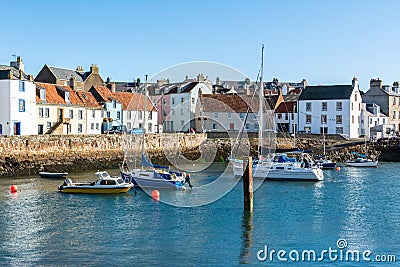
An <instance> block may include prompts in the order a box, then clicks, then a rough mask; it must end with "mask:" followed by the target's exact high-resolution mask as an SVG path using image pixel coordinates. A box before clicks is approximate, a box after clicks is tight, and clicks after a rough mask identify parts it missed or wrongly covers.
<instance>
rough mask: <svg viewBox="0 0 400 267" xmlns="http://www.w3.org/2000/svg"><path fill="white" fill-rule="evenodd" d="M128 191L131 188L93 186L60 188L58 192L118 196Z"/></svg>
mask: <svg viewBox="0 0 400 267" xmlns="http://www.w3.org/2000/svg"><path fill="white" fill-rule="evenodd" d="M130 189H131V187H115V188H95V187H93V186H64V187H63V188H60V192H62V193H75V194H119V193H126V192H128V191H129V190H130Z"/></svg>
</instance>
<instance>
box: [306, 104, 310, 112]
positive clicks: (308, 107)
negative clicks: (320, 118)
mask: <svg viewBox="0 0 400 267" xmlns="http://www.w3.org/2000/svg"><path fill="white" fill-rule="evenodd" d="M306 111H311V103H310V102H306Z"/></svg>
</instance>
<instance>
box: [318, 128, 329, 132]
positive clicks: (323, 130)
mask: <svg viewBox="0 0 400 267" xmlns="http://www.w3.org/2000/svg"><path fill="white" fill-rule="evenodd" d="M319 133H320V134H327V133H328V127H320V128H319Z"/></svg>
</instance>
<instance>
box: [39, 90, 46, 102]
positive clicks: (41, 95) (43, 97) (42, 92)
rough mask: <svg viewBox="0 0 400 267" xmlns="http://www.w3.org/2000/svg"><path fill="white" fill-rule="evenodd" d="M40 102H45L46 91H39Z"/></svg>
mask: <svg viewBox="0 0 400 267" xmlns="http://www.w3.org/2000/svg"><path fill="white" fill-rule="evenodd" d="M40 100H46V90H45V89H40Z"/></svg>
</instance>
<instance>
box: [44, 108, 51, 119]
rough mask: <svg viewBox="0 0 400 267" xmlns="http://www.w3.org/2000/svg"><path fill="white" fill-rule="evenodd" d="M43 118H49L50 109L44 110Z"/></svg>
mask: <svg viewBox="0 0 400 267" xmlns="http://www.w3.org/2000/svg"><path fill="white" fill-rule="evenodd" d="M44 117H45V118H48V117H50V109H48V108H45V109H44Z"/></svg>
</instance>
